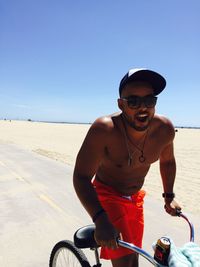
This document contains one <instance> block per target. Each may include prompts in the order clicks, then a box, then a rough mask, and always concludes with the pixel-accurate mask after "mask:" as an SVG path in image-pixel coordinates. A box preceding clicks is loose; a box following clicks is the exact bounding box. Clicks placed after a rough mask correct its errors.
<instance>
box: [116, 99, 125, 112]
mask: <svg viewBox="0 0 200 267" xmlns="http://www.w3.org/2000/svg"><path fill="white" fill-rule="evenodd" d="M117 102H118V107H119V109H121V111H123V110H124V106H123V102H122V99H120V98H118V100H117Z"/></svg>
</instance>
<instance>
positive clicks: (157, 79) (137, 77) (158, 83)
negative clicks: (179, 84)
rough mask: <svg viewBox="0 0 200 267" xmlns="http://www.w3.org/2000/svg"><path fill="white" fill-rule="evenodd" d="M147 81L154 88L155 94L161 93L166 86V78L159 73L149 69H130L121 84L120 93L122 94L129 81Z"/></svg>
mask: <svg viewBox="0 0 200 267" xmlns="http://www.w3.org/2000/svg"><path fill="white" fill-rule="evenodd" d="M132 81H137V82H147V83H149V84H150V85H151V86H152V88H153V90H154V95H158V94H160V93H161V92H162V91H163V89H164V88H165V86H166V80H165V78H164V77H163V76H161V75H160V74H159V73H157V72H155V71H152V70H148V69H143V68H142V69H130V70H129V71H128V72H127V73H126V74H125V76H124V77H123V78H122V80H121V82H120V85H119V95H120V96H121V93H122V90H123V88H124V86H125V85H127V84H128V83H129V82H132Z"/></svg>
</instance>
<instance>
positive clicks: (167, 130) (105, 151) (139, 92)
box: [74, 69, 181, 267]
mask: <svg viewBox="0 0 200 267" xmlns="http://www.w3.org/2000/svg"><path fill="white" fill-rule="evenodd" d="M165 86H166V81H165V79H164V78H163V77H162V76H161V75H160V74H158V73H156V72H154V71H151V70H147V69H132V70H130V71H129V72H128V73H127V74H126V75H125V76H124V77H123V79H122V80H121V82H120V87H119V95H120V98H119V99H118V107H119V109H120V110H121V111H120V112H119V113H116V114H113V115H109V116H104V117H101V118H98V119H97V120H96V121H95V122H94V123H93V124H92V126H91V127H90V129H89V131H88V133H87V136H86V138H85V140H84V142H83V144H82V146H81V149H80V151H79V153H78V155H77V159H76V165H75V169H74V187H75V190H76V193H77V195H78V197H79V199H80V201H81V203H82V205H83V206H84V207H85V209H86V210H87V212H88V213H89V215H90V216H91V218H92V219H93V222H94V223H95V225H96V230H95V239H96V241H97V243H99V244H100V245H101V247H102V248H101V257H102V258H105V259H110V260H111V261H112V265H113V267H124V266H126V267H136V266H138V255H137V254H136V253H133V252H132V251H130V250H128V249H126V248H121V247H118V245H117V242H116V239H117V237H118V236H119V234H120V235H121V238H123V239H124V240H125V241H127V242H131V243H134V244H135V245H138V246H140V247H141V246H142V236H143V226H144V220H143V198H144V195H145V192H144V191H143V190H141V188H142V186H143V183H144V179H145V176H146V175H147V173H148V171H149V168H150V165H151V164H152V163H153V162H155V161H157V160H159V162H160V173H161V178H162V183H163V194H162V195H163V198H164V207H165V210H166V212H168V213H169V214H171V215H172V216H174V215H175V214H176V210H177V209H181V208H180V206H179V205H178V203H177V202H176V201H175V200H174V197H175V195H174V192H173V186H174V181H175V174H176V163H175V158H174V152H173V139H174V135H175V130H174V127H173V125H172V123H171V122H170V120H169V119H167V118H165V117H163V116H160V115H156V114H155V105H156V100H157V97H156V95H158V94H159V93H160V92H161V91H162V90H163V89H164V88H165ZM93 178H94V179H93Z"/></svg>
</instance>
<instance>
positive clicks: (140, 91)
mask: <svg viewBox="0 0 200 267" xmlns="http://www.w3.org/2000/svg"><path fill="white" fill-rule="evenodd" d="M153 93H154V90H153V88H152V86H151V85H150V84H148V83H143V82H137V83H136V82H132V83H129V84H127V85H126V86H125V87H124V88H123V90H122V96H123V97H127V96H130V95H138V96H145V95H151V94H153Z"/></svg>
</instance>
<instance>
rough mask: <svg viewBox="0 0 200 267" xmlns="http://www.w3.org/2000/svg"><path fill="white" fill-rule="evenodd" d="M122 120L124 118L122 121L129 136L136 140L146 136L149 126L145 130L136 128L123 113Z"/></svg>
mask: <svg viewBox="0 0 200 267" xmlns="http://www.w3.org/2000/svg"><path fill="white" fill-rule="evenodd" d="M121 120H122V123H123V126H124V128H125V130H126V133H127V135H128V136H129V137H132V138H134V140H136V141H137V140H140V139H142V137H143V136H145V135H146V134H147V132H148V129H149V127H148V128H147V129H145V130H143V131H139V130H137V129H135V128H134V127H133V126H132V125H131V123H130V122H129V121H128V119H127V118H126V116H125V115H124V114H123V113H122V114H121Z"/></svg>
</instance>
